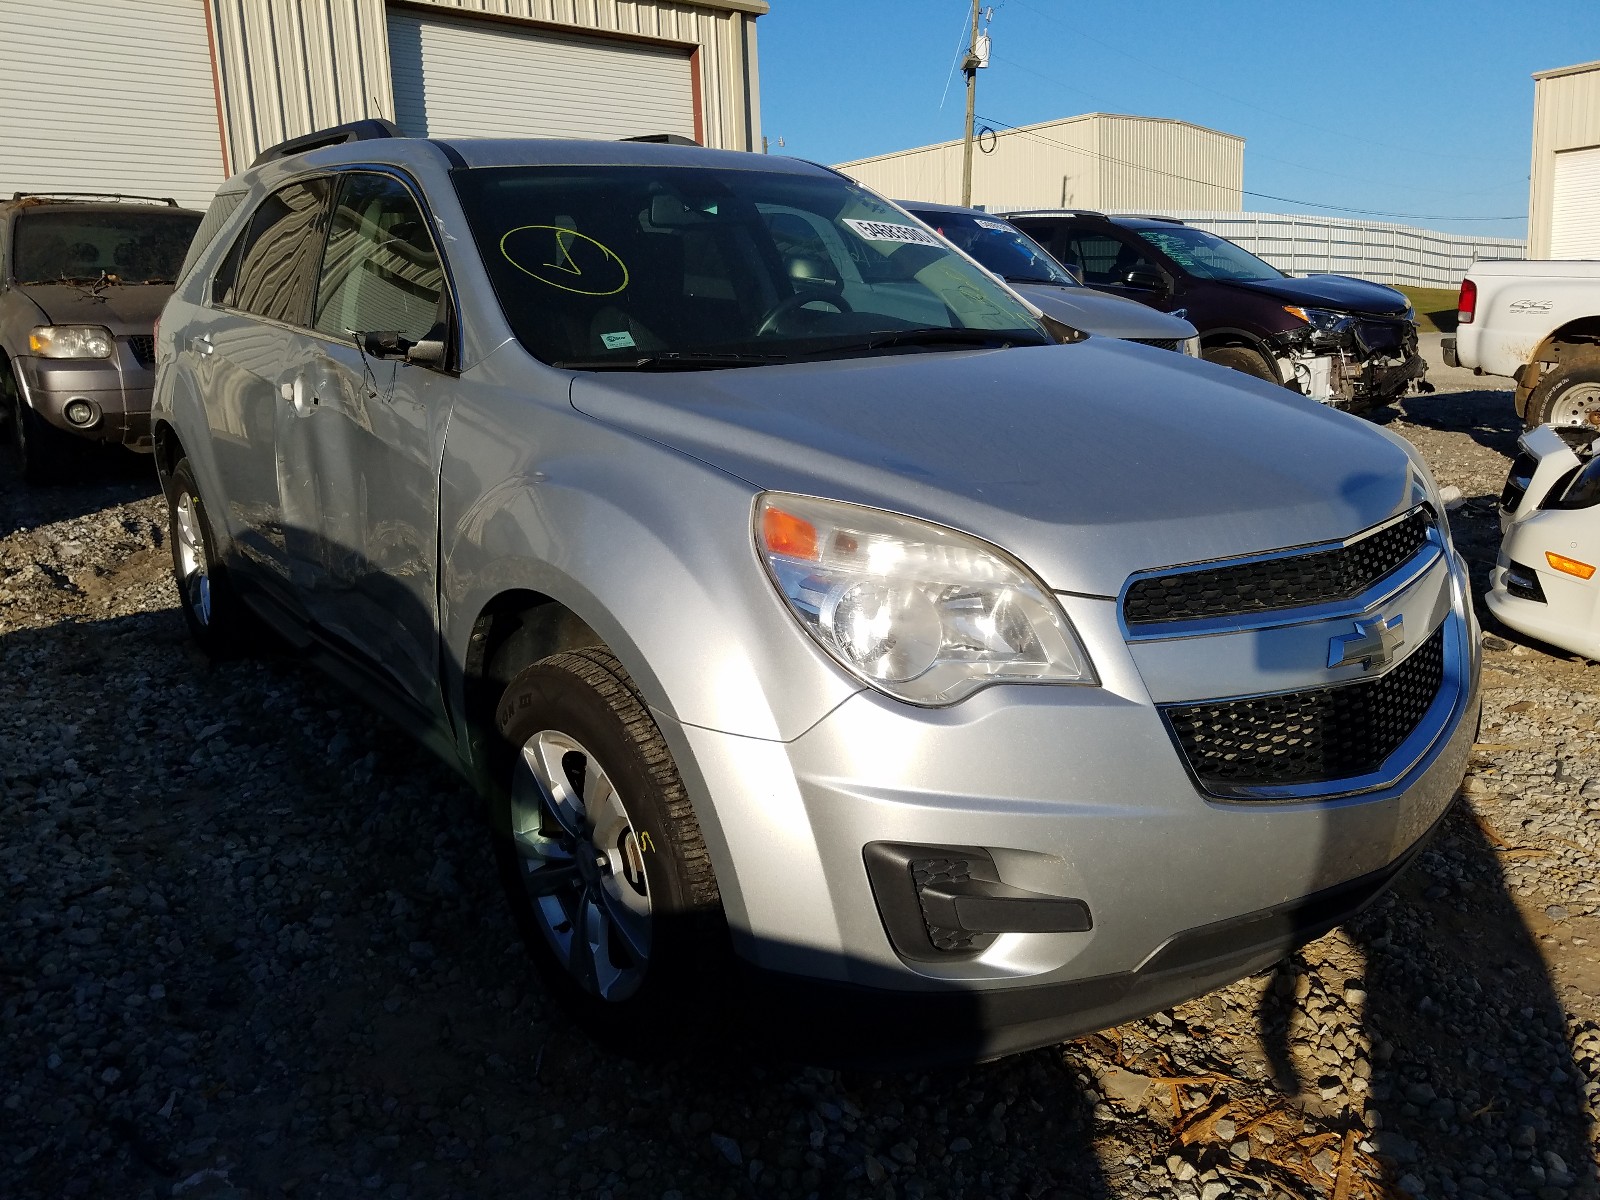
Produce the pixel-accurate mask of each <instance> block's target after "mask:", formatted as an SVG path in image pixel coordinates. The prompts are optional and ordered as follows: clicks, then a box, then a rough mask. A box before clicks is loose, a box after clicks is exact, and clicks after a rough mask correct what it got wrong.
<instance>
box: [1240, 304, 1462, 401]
mask: <svg viewBox="0 0 1600 1200" xmlns="http://www.w3.org/2000/svg"><path fill="white" fill-rule="evenodd" d="M1268 349H1269V350H1270V351H1271V353H1272V354H1273V355H1274V356H1275V357H1276V358H1277V360H1278V371H1279V374H1280V375H1281V376H1282V377H1283V379H1284V380H1285V381H1286V382H1287V383H1289V384H1290V385H1291V386H1295V387H1298V388H1299V390H1300V391H1301V392H1302V393H1304V394H1305V395H1307V396H1310V397H1311V398H1312V399H1314V400H1319V401H1321V402H1322V403H1324V404H1331V405H1334V406H1335V407H1355V408H1368V407H1373V406H1376V405H1381V404H1387V403H1388V402H1390V401H1392V400H1397V399H1399V398H1400V397H1401V396H1403V395H1405V394H1406V392H1407V391H1408V390H1409V389H1410V388H1411V387H1413V386H1415V387H1416V388H1417V390H1419V391H1431V390H1432V388H1431V386H1430V385H1429V384H1428V382H1427V376H1428V364H1427V361H1426V360H1425V359H1424V358H1423V357H1422V355H1421V354H1420V353H1419V352H1418V350H1417V330H1416V325H1415V324H1414V323H1411V322H1399V321H1380V320H1363V319H1361V318H1357V317H1351V318H1349V319H1348V321H1347V322H1346V326H1345V327H1344V328H1343V329H1340V330H1337V331H1322V330H1318V329H1314V328H1313V327H1311V326H1309V325H1308V326H1302V327H1300V328H1297V329H1293V330H1290V331H1289V332H1287V333H1282V334H1279V335H1278V336H1277V337H1275V338H1272V339H1271V340H1270V341H1269V342H1268Z"/></svg>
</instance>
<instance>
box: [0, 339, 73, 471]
mask: <svg viewBox="0 0 1600 1200" xmlns="http://www.w3.org/2000/svg"><path fill="white" fill-rule="evenodd" d="M0 411H3V413H4V417H5V422H6V424H7V425H8V426H9V427H10V433H11V446H12V449H13V450H15V451H16V454H17V466H18V469H19V470H20V471H21V473H22V478H23V480H24V481H25V482H27V483H32V484H40V483H54V482H56V481H57V480H58V479H60V478H61V476H62V473H63V468H64V466H65V464H66V460H67V457H68V455H69V454H70V452H71V449H72V446H71V443H72V441H73V439H72V438H71V437H70V436H69V435H67V434H65V433H62V432H61V430H59V429H57V428H56V427H55V426H54V425H51V424H50V423H49V422H48V421H46V420H45V419H44V418H43V417H41V416H40V415H39V414H38V413H36V412H34V411H33V407H32V406H31V405H30V404H29V403H28V402H27V401H26V400H24V399H23V398H22V388H21V385H19V384H18V383H17V377H16V375H15V374H13V373H12V369H11V364H10V363H8V362H5V361H3V360H0Z"/></svg>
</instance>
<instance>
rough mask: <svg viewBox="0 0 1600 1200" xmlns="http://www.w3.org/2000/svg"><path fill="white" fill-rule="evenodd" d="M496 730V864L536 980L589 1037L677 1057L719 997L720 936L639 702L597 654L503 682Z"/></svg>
mask: <svg viewBox="0 0 1600 1200" xmlns="http://www.w3.org/2000/svg"><path fill="white" fill-rule="evenodd" d="M495 720H496V726H497V729H498V731H499V735H500V736H499V746H500V748H501V753H500V761H499V762H498V763H496V766H495V774H496V783H497V785H498V786H499V787H500V788H503V793H502V794H500V795H498V796H497V797H495V799H494V803H493V808H494V810H495V811H494V813H493V815H492V817H493V820H494V823H495V833H496V837H495V847H496V856H497V858H498V860H499V866H500V871H501V878H502V882H503V883H504V885H505V888H506V895H507V898H508V900H509V901H510V903H511V909H512V912H513V914H514V915H515V917H516V920H517V924H518V927H519V928H520V930H521V932H522V935H523V938H524V940H525V941H526V942H527V945H528V949H529V952H530V954H531V955H532V957H533V960H534V963H535V965H536V966H537V968H538V970H539V974H540V975H541V976H542V977H543V979H544V980H545V983H546V985H547V986H548V987H549V989H550V990H551V991H552V992H554V993H555V994H556V996H557V997H558V998H559V999H560V1000H561V1001H562V1003H563V1004H564V1005H566V1007H567V1008H568V1010H569V1011H570V1012H572V1013H573V1015H574V1016H575V1017H576V1018H577V1019H578V1021H579V1022H580V1024H582V1025H583V1026H584V1027H585V1028H587V1029H588V1030H589V1031H590V1032H591V1033H592V1034H595V1035H597V1036H598V1037H600V1038H602V1039H604V1040H606V1041H608V1042H611V1043H612V1044H614V1045H618V1046H619V1047H621V1048H623V1049H626V1050H629V1051H632V1052H637V1053H651V1052H654V1051H658V1050H660V1049H661V1048H663V1047H667V1046H675V1045H680V1044H681V1037H682V1035H683V1033H684V1031H685V1026H686V1025H688V1024H689V1023H690V1022H691V1021H695V1020H703V1019H704V1017H705V1016H706V1015H707V1013H708V1012H709V1011H711V1010H713V1009H715V1008H718V1007H720V1005H719V1004H718V1003H717V1001H718V1000H721V999H725V998H724V997H718V996H713V995H711V988H712V987H713V985H721V986H723V987H726V986H727V985H728V980H727V977H726V971H724V970H720V969H719V967H722V966H723V965H724V964H725V963H726V960H727V957H728V948H727V947H728V935H727V926H726V922H725V921H724V919H723V915H722V905H721V901H720V898H719V894H718V891H717V881H716V876H715V874H714V872H713V870H712V867H711V860H710V858H709V856H708V855H707V853H706V846H705V840H704V838H702V837H701V834H700V826H699V824H698V823H697V822H696V820H695V816H694V811H693V808H692V806H691V804H690V802H689V797H688V794H687V793H686V792H685V790H684V787H683V782H682V780H681V779H680V778H679V776H678V770H677V767H676V766H675V765H674V764H673V761H672V755H671V753H670V752H669V751H668V749H667V744H666V742H665V741H664V740H663V739H662V737H661V731H660V730H659V729H658V728H657V727H656V724H655V721H654V720H653V719H652V718H651V716H650V713H649V710H648V709H647V708H646V707H645V704H644V701H643V699H642V698H641V697H640V695H639V692H638V689H637V688H636V687H635V686H634V684H633V681H632V679H630V678H629V676H628V673H627V672H626V671H625V670H624V669H623V667H622V665H621V664H620V663H618V662H617V660H616V659H615V658H613V657H612V656H611V655H610V654H609V653H607V652H606V651H604V650H600V649H584V650H577V651H571V652H565V653H561V654H555V655H552V656H551V657H549V658H546V659H543V660H542V661H540V662H538V663H535V664H534V665H533V666H531V667H528V668H527V669H526V670H524V671H523V672H522V673H521V674H519V675H518V676H517V677H516V678H515V679H513V680H512V681H511V683H510V684H509V685H508V686H507V687H506V690H505V694H504V696H503V697H502V699H501V701H500V705H499V708H498V710H497V712H496V716H495ZM597 796H598V797H600V798H601V800H600V802H599V805H598V807H597V805H596V797H597ZM584 934H593V935H594V936H593V937H589V936H582V935H584Z"/></svg>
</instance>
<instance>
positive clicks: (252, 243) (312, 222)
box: [212, 179, 328, 325]
mask: <svg viewBox="0 0 1600 1200" xmlns="http://www.w3.org/2000/svg"><path fill="white" fill-rule="evenodd" d="M327 199H328V181H327V180H326V179H309V180H303V181H302V182H300V183H291V184H289V185H288V186H287V187H281V188H279V189H278V190H277V191H275V192H273V193H272V195H270V196H268V197H267V198H266V199H265V200H263V201H262V202H261V207H260V208H258V209H256V212H255V215H254V216H252V217H251V218H250V225H249V227H248V228H247V229H246V230H245V231H244V233H242V234H241V235H240V236H239V240H238V241H237V242H235V243H234V247H233V249H232V250H231V251H229V253H228V257H227V259H226V260H225V261H224V262H223V264H222V267H221V269H219V270H218V272H217V277H216V281H215V283H214V285H213V288H212V298H213V300H214V301H215V302H216V303H218V304H221V305H223V306H224V307H226V308H238V309H242V310H244V311H245V312H248V313H254V314H256V315H257V316H261V317H268V318H270V319H272V320H274V321H283V322H285V323H287V324H290V325H304V324H307V318H308V317H309V316H310V313H311V294H312V291H313V289H314V288H315V286H316V279H317V261H318V259H319V258H321V256H322V230H323V227H324V222H323V217H324V213H325V211H326V208H327Z"/></svg>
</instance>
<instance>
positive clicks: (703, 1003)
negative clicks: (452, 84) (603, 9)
mask: <svg viewBox="0 0 1600 1200" xmlns="http://www.w3.org/2000/svg"><path fill="white" fill-rule="evenodd" d="M395 134H396V131H394V130H393V129H392V127H385V126H383V125H381V124H379V123H371V122H368V123H362V124H359V125H357V126H353V127H346V128H341V129H336V130H331V131H327V132H326V133H324V134H321V135H317V136H314V137H312V138H309V139H301V140H300V141H299V142H297V143H293V144H289V145H286V146H284V147H281V148H279V149H277V150H274V151H270V152H268V153H267V154H266V155H264V156H263V158H262V160H260V161H259V162H258V163H257V164H256V165H255V166H253V167H252V168H251V169H250V170H248V171H246V172H244V173H243V174H241V175H240V176H238V177H236V178H234V179H232V180H230V181H228V182H227V183H226V184H225V185H224V186H223V188H222V191H221V193H220V194H219V195H218V197H217V200H216V203H215V204H214V206H213V208H212V210H211V213H210V214H209V216H208V218H207V221H206V227H205V228H204V229H203V230H202V231H201V234H200V235H199V237H198V239H197V243H196V247H195V249H194V251H193V253H192V255H191V260H192V265H191V267H190V269H189V270H188V271H187V272H186V274H185V275H184V277H183V279H182V280H181V281H180V283H179V285H178V288H177V292H176V294H175V295H174V297H173V299H172V301H171V303H170V304H169V305H168V307H167V309H166V311H165V313H164V315H163V318H162V321H161V325H160V335H159V346H158V351H157V353H158V357H159V367H158V376H157V386H156V398H155V409H154V432H155V438H156V448H157V460H158V464H159V470H160V473H161V478H162V481H163V484H164V487H165V491H166V495H167V498H168V501H169V503H170V508H171V514H172V517H171V520H172V545H173V558H174V568H175V571H176V574H177V579H178V583H179V587H180V593H181V596H182V604H183V611H184V614H185V616H186V617H187V619H188V621H189V624H190V626H191V628H192V630H193V632H194V634H195V636H196V637H197V638H198V639H199V640H200V642H201V643H202V645H204V646H205V647H206V648H207V649H209V650H211V651H213V652H217V653H226V652H230V651H234V650H237V649H238V648H240V647H241V646H243V645H248V644H249V643H250V641H251V639H252V637H253V636H254V635H253V633H252V630H253V629H254V628H256V627H258V626H259V624H260V623H265V624H266V625H268V626H270V627H271V628H273V629H275V630H277V631H278V632H279V633H280V634H281V635H282V637H283V638H285V639H286V640H287V641H288V642H289V643H291V644H292V645H294V646H296V647H298V648H300V649H301V650H302V651H303V652H304V653H305V654H306V656H307V657H308V658H310V659H312V660H313V661H314V662H317V663H319V664H320V665H323V666H325V667H327V668H328V669H330V670H332V671H334V672H335V673H336V674H337V675H338V676H339V677H340V678H342V679H343V680H344V681H346V682H347V683H349V684H350V685H351V686H353V687H355V688H356V689H357V690H359V691H360V692H361V694H362V695H364V696H366V697H367V698H369V699H370V700H371V701H373V702H374V703H375V704H377V705H378V706H379V707H381V708H382V709H384V710H385V711H386V712H388V713H389V714H391V715H392V716H393V717H395V718H396V719H397V720H398V721H400V722H401V723H402V725H403V726H404V727H405V728H407V729H408V730H411V731H412V732H413V733H414V735H415V736H417V737H418V738H421V739H425V740H426V741H427V742H428V744H430V745H431V746H433V747H434V748H435V749H437V750H438V751H439V752H440V753H441V754H443V755H444V756H445V757H446V758H447V759H448V760H449V761H451V762H453V763H455V764H456V765H458V766H459V767H460V768H461V769H462V771H463V772H465V773H466V774H467V775H468V776H469V777H470V778H472V779H473V780H474V781H476V783H477V784H478V786H479V787H480V788H481V790H482V792H483V794H484V795H485V796H486V797H487V799H488V805H487V808H488V811H489V814H490V819H491V821H492V824H493V829H494V833H495V838H494V843H495V845H496V846H497V848H498V854H499V864H500V869H501V871H502V872H503V875H504V878H505V881H506V883H507V888H508V895H509V896H510V898H511V903H512V905H513V907H514V909H515V911H516V914H517V917H518V919H519V921H520V923H521V925H522V927H523V929H524V931H525V933H526V935H527V940H528V943H529V945H530V948H531V949H532V952H533V957H534V961H535V962H536V964H537V965H538V967H539V969H540V970H541V972H542V973H543V975H544V977H545V978H546V979H547V980H548V981H549V985H550V987H551V988H552V989H553V990H554V991H556V992H557V993H558V994H560V995H561V996H562V997H563V998H564V999H565V1000H566V1001H568V1002H569V1003H570V1004H571V1005H572V1007H573V1009H574V1010H575V1011H576V1012H578V1013H579V1014H580V1016H581V1017H582V1018H583V1019H584V1020H585V1021H587V1022H588V1023H589V1025H590V1026H591V1027H592V1028H595V1029H597V1030H601V1031H604V1032H608V1033H611V1034H615V1035H618V1036H620V1037H623V1038H635V1039H644V1040H646V1041H654V1042H655V1043H657V1044H659V1043H660V1041H661V1040H662V1039H666V1040H668V1041H671V1040H674V1039H676V1038H677V1037H678V1036H679V1034H680V1033H681V1031H682V1029H684V1028H685V1027H686V1026H685V1024H684V1022H685V1020H686V1018H704V1017H706V1016H708V1015H709V1014H713V1013H717V1014H723V1015H727V1014H730V1013H731V1014H733V1015H738V1016H743V1017H745V1018H749V1019H751V1020H754V1021H756V1022H757V1023H760V1024H763V1025H766V1026H768V1027H771V1026H773V1025H774V1024H777V1025H778V1026H779V1027H781V1028H782V1029H783V1031H784V1037H785V1039H786V1041H788V1042H789V1044H790V1045H791V1046H793V1045H794V1039H795V1038H798V1037H800V1036H801V1035H802V1034H803V1033H805V1032H806V1031H808V1030H809V1031H811V1032H812V1033H813V1034H815V1035H816V1037H815V1039H814V1041H815V1045H813V1046H811V1047H809V1048H806V1049H805V1051H804V1052H806V1053H816V1054H819V1055H824V1056H831V1057H840V1056H849V1055H859V1056H860V1057H864V1058H874V1059H879V1060H883V1059H889V1058H904V1057H913V1058H924V1059H938V1058H944V1059H949V1058H982V1057H992V1056H994V1055H998V1054H1003V1053H1007V1052H1011V1051H1015V1050H1018V1049H1021V1048H1025V1047H1029V1046H1036V1045H1042V1044H1046V1043H1049V1042H1052V1041H1055V1040H1059V1039H1062V1038H1065V1037H1068V1036H1072V1035H1075V1034H1078V1033H1082V1032H1084V1031H1087V1030H1091V1029H1095V1028H1100V1027H1104V1026H1107V1025H1110V1024H1114V1023H1116V1022H1118V1021H1122V1020H1124V1019H1127V1018H1131V1017H1134V1016H1137V1015H1140V1014H1143V1013H1148V1012H1150V1011H1153V1010H1157V1009H1160V1008H1164V1007H1166V1006H1169V1005H1171V1004H1173V1003H1176V1002H1178V1001H1180V1000H1183V999H1185V998H1187V997H1190V996H1193V995H1196V994H1199V993H1201V992H1204V991H1206V990H1208V989H1210V988H1213V987H1216V986H1218V985H1221V984H1223V983H1226V982H1228V981H1230V980H1232V979H1235V978H1237V977H1239V976H1240V975H1243V974H1246V973H1248V972H1250V971H1253V970H1256V969H1258V968H1260V967H1262V966H1264V965H1266V964H1269V963H1271V962H1272V961H1274V960H1275V959H1276V958H1278V957H1279V956H1281V955H1283V954H1284V953H1285V952H1286V951H1288V950H1289V949H1290V948H1292V947H1293V946H1295V945H1297V944H1299V943H1301V942H1303V941H1304V940H1306V939H1308V938H1311V937H1315V936H1317V935H1318V934H1320V933H1321V932H1323V931H1324V930H1326V929H1328V928H1329V927H1331V926H1332V925H1333V924H1335V923H1337V922H1338V921H1340V920H1342V919H1344V918H1345V917H1346V916H1348V915H1349V914H1350V913H1352V912H1354V911H1356V910H1357V909H1359V908H1360V907H1361V906H1362V905H1364V904H1366V903H1368V902H1369V901H1371V900H1372V899H1373V898H1374V897H1375V896H1376V895H1377V894H1378V893H1379V892H1380V891H1381V890H1382V889H1383V888H1384V887H1385V886H1386V885H1387V884H1388V883H1389V882H1390V881H1391V880H1392V879H1393V878H1394V876H1395V874H1396V873H1397V871H1399V869H1400V868H1401V866H1402V865H1403V864H1404V863H1405V862H1406V861H1407V860H1408V859H1409V858H1410V857H1411V856H1412V855H1414V854H1415V853H1416V852H1417V850H1418V849H1419V848H1420V847H1421V845H1422V844H1423V843H1424V842H1425V841H1426V839H1427V838H1428V836H1429V834H1430V832H1431V831H1432V830H1433V828H1434V827H1435V826H1436V824H1437V823H1438V822H1439V820H1440V819H1441V817H1442V814H1443V813H1444V812H1445V810H1446V808H1447V807H1448V806H1449V803H1450V800H1451V798H1452V796H1453V795H1454V794H1455V792H1456V789H1457V786H1458V785H1459V783H1460V780H1461V778H1462V774H1463V771H1464V768H1465V762H1466V755H1467V752H1468V749H1469V747H1470V745H1471V742H1472V738H1473V734H1474V730H1475V727H1476V724H1477V719H1478V671H1479V651H1478V635H1477V630H1476V627H1475V625H1474V622H1473V617H1472V611H1471V607H1470V605H1469V603H1468V597H1467V581H1466V572H1465V570H1464V568H1463V565H1462V562H1461V559H1460V558H1459V557H1458V556H1457V554H1456V553H1455V551H1454V550H1453V548H1452V546H1451V542H1450V536H1449V530H1448V527H1447V524H1446V521H1445V513H1444V506H1443V504H1442V503H1441V502H1440V498H1439V494H1438V491H1437V489H1436V488H1435V486H1434V483H1433V481H1432V479H1431V478H1430V476H1429V474H1428V471H1427V469H1426V468H1425V467H1424V465H1423V464H1422V462H1421V460H1420V459H1419V458H1418V456H1417V455H1416V453H1415V452H1414V451H1412V450H1411V449H1410V448H1409V447H1408V446H1407V445H1406V443H1405V442H1403V441H1402V440H1400V439H1399V438H1397V437H1395V436H1392V435H1390V434H1388V433H1386V432H1385V431H1383V430H1381V429H1377V428H1374V427H1372V426H1370V425H1367V424H1364V423H1362V422H1360V421H1357V420H1354V419H1352V418H1350V417H1348V416H1345V415H1344V414H1341V413H1337V412H1333V411H1330V410H1328V409H1326V408H1324V407H1322V406H1320V405H1318V404H1316V403H1314V402H1312V401H1309V400H1306V399H1304V398H1301V397H1298V396H1295V395H1292V394H1290V393H1288V392H1286V391H1284V390H1283V389H1280V388H1275V387H1271V386H1267V385H1265V384H1258V383H1255V382H1253V381H1250V380H1247V379H1244V378H1242V377H1241V376H1239V375H1238V374H1237V373H1235V372H1230V371H1227V370H1225V369H1223V368H1219V367H1215V366H1212V365H1210V364H1206V363H1203V362H1197V361H1195V360H1192V359H1189V358H1186V357H1184V356H1182V355H1179V354H1172V353H1168V352H1165V351H1161V350H1155V349H1151V348H1148V347H1143V346H1136V345H1129V344H1127V343H1125V342H1119V341H1114V340H1110V339H1105V338H1080V337H1078V336H1076V335H1075V334H1073V332H1072V331H1071V330H1067V331H1066V332H1065V333H1064V334H1063V333H1061V332H1059V326H1058V325H1053V324H1051V323H1050V322H1046V321H1045V320H1043V319H1042V317H1041V314H1040V313H1039V312H1038V311H1037V310H1035V309H1032V308H1030V307H1029V306H1028V305H1027V304H1026V303H1025V302H1023V301H1022V300H1021V299H1020V298H1019V297H1018V295H1017V294H1016V293H1014V292H1011V291H1009V290H1008V289H1006V288H1005V287H1004V286H1003V285H1002V284H1001V283H999V282H998V281H997V280H996V279H995V278H994V277H993V276H992V275H990V274H989V273H988V272H986V271H985V270H983V269H982V268H980V267H978V266H977V265H976V264H975V263H974V262H973V261H972V260H970V259H968V258H967V257H965V256H964V255H963V254H961V253H960V252H959V251H957V250H955V249H954V248H953V247H952V246H951V245H950V244H949V243H948V242H946V241H945V240H943V239H941V238H939V237H937V236H936V235H935V234H933V233H932V232H931V231H930V230H928V229H926V228H925V227H923V226H921V225H919V224H916V223H914V222H912V221H911V220H909V219H908V218H907V217H905V215H904V214H903V213H902V212H901V210H899V209H898V208H897V207H895V206H894V205H892V204H890V203H889V202H887V201H885V200H883V199H881V198H880V197H878V196H876V195H874V194H873V193H872V192H870V191H868V190H866V189H864V188H862V187H860V186H859V185H857V184H855V183H853V182H851V181H850V180H848V179H846V178H844V177H843V176H841V175H839V174H838V173H836V172H833V171H830V170H828V169H826V168H823V167H818V166H814V165H811V164H807V163H802V162H798V161H794V160H788V159H782V158H772V157H765V156H760V155H749V154H737V153H728V152H721V151H712V150H705V149H701V148H698V147H693V146H683V145H673V144H659V143H658V144H646V143H643V142H633V141H621V142H596V141H576V140H574V141H532V140H530V141H492V140H453V141H445V140H423V139H410V138H404V137H400V136H396V135H395ZM1051 329H1057V330H1058V332H1056V333H1054V334H1052V333H1051V332H1050V330H1051ZM1152 417H1154V418H1155V420H1154V421H1152ZM1153 429H1154V432H1153ZM784 1013H787V1014H789V1016H788V1017H787V1018H785V1017H783V1016H780V1015H779V1014H784ZM830 1017H835V1018H840V1019H835V1020H830V1019H829V1018H830Z"/></svg>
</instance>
